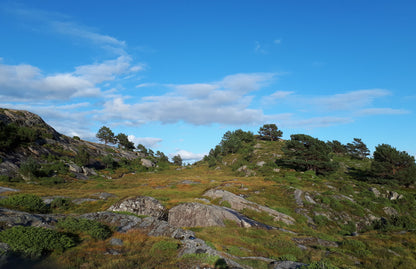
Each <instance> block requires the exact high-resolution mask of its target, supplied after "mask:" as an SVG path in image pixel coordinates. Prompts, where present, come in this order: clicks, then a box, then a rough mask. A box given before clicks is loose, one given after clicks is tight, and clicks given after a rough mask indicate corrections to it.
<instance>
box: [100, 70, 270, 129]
mask: <svg viewBox="0 0 416 269" xmlns="http://www.w3.org/2000/svg"><path fill="white" fill-rule="evenodd" d="M277 75H278V74H276V73H253V74H235V75H230V76H226V77H225V78H224V79H222V80H221V81H217V82H212V83H202V84H184V85H169V88H170V92H168V93H167V94H165V95H160V96H146V97H143V98H141V100H139V101H138V102H136V103H127V102H126V101H127V99H126V98H124V97H122V96H117V97H114V98H112V99H110V100H108V101H106V102H105V103H104V108H103V110H102V118H103V119H104V118H106V119H109V118H110V119H113V120H127V121H130V122H131V123H132V124H142V123H145V122H150V121H158V122H162V123H176V122H179V121H183V122H186V123H191V124H195V125H204V124H212V123H220V124H231V125H239V124H253V123H261V122H263V120H264V118H265V115H264V114H263V112H262V110H261V109H252V108H249V106H250V104H251V101H252V99H253V97H252V96H250V95H249V94H250V93H252V92H254V91H257V90H259V89H261V88H262V87H264V86H266V85H268V84H269V83H271V81H272V80H273V79H274V78H275V77H276V76H277Z"/></svg>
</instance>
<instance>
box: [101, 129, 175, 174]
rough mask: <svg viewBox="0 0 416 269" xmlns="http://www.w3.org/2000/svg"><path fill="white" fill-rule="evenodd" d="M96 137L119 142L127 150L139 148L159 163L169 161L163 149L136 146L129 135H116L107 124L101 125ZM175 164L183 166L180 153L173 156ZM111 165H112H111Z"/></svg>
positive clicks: (141, 145)
mask: <svg viewBox="0 0 416 269" xmlns="http://www.w3.org/2000/svg"><path fill="white" fill-rule="evenodd" d="M96 137H97V138H98V139H99V140H100V141H101V142H104V144H106V145H107V144H108V143H110V144H118V146H119V147H120V148H123V149H125V150H131V151H133V150H137V151H138V152H140V153H141V154H142V155H143V156H144V157H147V158H149V159H151V160H153V161H155V162H157V163H169V157H168V156H166V155H165V154H164V153H163V152H161V151H159V150H158V151H156V153H155V152H154V151H153V150H152V149H148V148H146V147H145V146H144V145H143V144H138V145H137V147H135V146H134V143H133V142H131V141H129V139H128V136H127V135H126V134H123V133H119V134H118V135H114V133H113V131H112V130H111V129H110V128H108V127H107V126H103V127H101V128H100V129H99V130H98V132H97V134H96ZM107 159H108V160H107ZM107 159H105V160H104V161H106V162H107V163H112V161H111V160H110V159H109V158H107ZM172 161H173V164H174V165H178V166H182V162H183V160H182V157H181V156H180V155H179V154H178V155H176V156H174V157H173V158H172ZM106 166H107V167H108V165H106ZM109 166H111V165H109Z"/></svg>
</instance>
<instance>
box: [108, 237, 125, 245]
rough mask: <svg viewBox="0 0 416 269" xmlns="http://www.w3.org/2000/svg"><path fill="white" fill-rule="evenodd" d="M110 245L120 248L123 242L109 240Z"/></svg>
mask: <svg viewBox="0 0 416 269" xmlns="http://www.w3.org/2000/svg"><path fill="white" fill-rule="evenodd" d="M110 245H112V246H122V245H123V240H121V239H120V238H111V240H110Z"/></svg>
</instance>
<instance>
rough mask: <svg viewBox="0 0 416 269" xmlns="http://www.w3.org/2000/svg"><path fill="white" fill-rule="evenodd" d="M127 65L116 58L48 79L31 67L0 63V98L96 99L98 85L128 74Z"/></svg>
mask: <svg viewBox="0 0 416 269" xmlns="http://www.w3.org/2000/svg"><path fill="white" fill-rule="evenodd" d="M131 61H132V60H131V58H130V57H128V56H119V57H118V58H117V59H114V60H107V61H103V62H101V63H94V64H90V65H81V66H77V67H75V71H74V72H71V73H58V74H49V75H44V74H43V72H42V71H41V70H40V69H39V68H37V67H35V66H32V65H27V64H20V65H6V64H3V63H0V88H1V89H2V90H1V93H0V98H4V99H5V100H9V101H28V100H31V101H33V100H69V99H71V98H77V97H97V96H99V95H101V93H102V92H101V90H100V87H99V85H98V84H100V83H102V82H105V81H112V80H114V79H115V78H116V77H117V76H120V75H122V74H127V73H131V68H130V67H131ZM136 70H137V69H136ZM137 71H140V70H137ZM137 71H136V72H137Z"/></svg>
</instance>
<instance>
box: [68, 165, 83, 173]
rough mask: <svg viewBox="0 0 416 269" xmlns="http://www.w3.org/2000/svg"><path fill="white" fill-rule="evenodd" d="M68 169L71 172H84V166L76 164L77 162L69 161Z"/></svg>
mask: <svg viewBox="0 0 416 269" xmlns="http://www.w3.org/2000/svg"><path fill="white" fill-rule="evenodd" d="M68 169H69V171H70V172H74V173H82V168H81V167H79V166H78V165H76V164H75V163H69V164H68Z"/></svg>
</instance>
